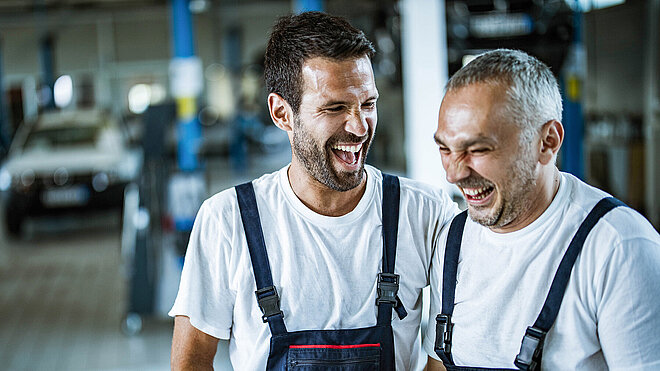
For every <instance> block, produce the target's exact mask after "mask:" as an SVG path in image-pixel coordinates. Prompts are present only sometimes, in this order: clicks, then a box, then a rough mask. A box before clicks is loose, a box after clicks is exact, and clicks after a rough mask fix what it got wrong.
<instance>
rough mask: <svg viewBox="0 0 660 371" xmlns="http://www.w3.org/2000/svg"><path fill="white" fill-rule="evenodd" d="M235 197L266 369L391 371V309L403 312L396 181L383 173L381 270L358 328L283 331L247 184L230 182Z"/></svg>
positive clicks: (397, 181) (392, 358) (259, 229)
mask: <svg viewBox="0 0 660 371" xmlns="http://www.w3.org/2000/svg"><path fill="white" fill-rule="evenodd" d="M236 195H237V197H238V205H239V208H240V212H241V220H242V222H243V227H244V228H245V235H246V239H247V243H248V249H249V251H250V258H251V260H252V267H253V270H254V276H255V280H256V284H257V291H256V293H255V294H256V296H257V302H258V303H259V307H260V308H261V311H262V312H263V314H264V315H263V317H262V319H263V321H264V322H267V323H268V326H269V327H270V332H271V335H272V336H271V340H270V353H269V355H268V363H267V366H266V370H269V371H271V370H342V371H344V370H345V371H358V370H388V371H389V370H394V335H393V333H392V325H391V321H392V309H395V310H396V312H397V314H398V315H399V318H401V319H403V317H405V316H406V314H407V313H406V311H405V309H404V308H403V305H402V304H401V301H400V300H399V298H398V296H397V291H398V288H399V276H398V275H396V274H394V259H395V256H396V242H397V232H398V220H399V179H398V178H397V177H395V176H392V175H388V174H383V216H382V217H383V268H382V270H383V271H382V273H379V274H378V277H377V279H378V286H377V289H378V293H377V298H376V303H375V305H377V306H378V318H377V322H376V325H375V326H372V327H365V328H358V329H340V330H304V331H294V332H289V331H287V329H286V325H285V324H284V317H285V313H283V312H282V311H281V310H280V299H279V296H278V293H277V289H276V288H275V286H274V284H273V277H272V274H271V270H270V264H269V262H268V255H267V253H266V245H265V242H264V241H265V240H264V236H263V231H262V228H261V221H260V219H259V212H258V210H257V204H256V199H255V195H254V188H253V187H252V183H251V182H249V183H245V184H241V185H239V186H236ZM300 294H301V295H304V293H300ZM310 315H313V313H310Z"/></svg>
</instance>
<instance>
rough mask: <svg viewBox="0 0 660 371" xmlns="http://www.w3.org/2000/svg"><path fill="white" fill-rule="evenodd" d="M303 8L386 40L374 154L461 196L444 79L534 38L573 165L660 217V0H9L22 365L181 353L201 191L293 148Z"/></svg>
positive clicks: (71, 365) (13, 362)
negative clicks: (268, 77) (272, 36)
mask: <svg viewBox="0 0 660 371" xmlns="http://www.w3.org/2000/svg"><path fill="white" fill-rule="evenodd" d="M303 10H323V11H326V12H329V13H332V14H337V15H341V16H344V17H346V18H348V19H349V20H350V21H351V23H352V24H354V25H355V26H357V27H359V28H360V29H362V30H364V31H365V33H366V34H367V36H368V38H369V39H370V40H372V41H373V42H374V44H375V46H376V49H377V53H376V55H375V56H374V57H373V61H372V62H373V65H374V74H375V78H376V83H377V86H378V90H379V93H380V98H379V102H378V113H379V120H378V129H377V131H376V140H375V141H374V143H373V145H372V148H371V150H370V153H369V156H368V158H367V162H368V163H370V164H373V165H375V166H377V167H379V168H381V169H383V170H384V171H387V172H390V173H394V174H398V175H404V176H409V177H412V178H416V179H420V180H423V181H427V182H431V183H434V184H438V185H440V186H442V187H444V188H445V189H446V190H447V191H449V192H450V193H452V194H453V195H454V197H455V199H456V200H457V201H458V202H462V197H461V195H460V194H459V193H458V192H455V188H453V187H451V186H450V185H449V184H447V183H446V182H445V180H444V174H443V171H442V166H441V164H440V156H439V153H438V151H437V147H436V146H435V144H434V142H433V132H434V131H435V126H436V120H437V109H438V106H439V103H440V100H441V98H442V95H443V85H444V83H445V82H446V80H447V79H448V78H449V77H450V76H451V75H452V74H453V73H454V72H456V71H457V70H458V69H459V68H460V67H461V66H463V65H464V64H465V63H468V62H469V61H470V60H471V59H472V58H473V57H474V56H476V55H478V54H479V53H482V52H484V51H487V50H491V49H495V48H501V47H506V48H515V49H522V50H525V51H527V52H529V53H531V54H533V55H535V56H537V57H538V58H539V59H541V60H542V61H544V62H546V63H547V64H548V65H549V66H550V67H551V69H552V70H553V71H554V73H555V74H556V76H557V78H558V80H559V81H560V82H561V85H562V90H563V92H564V99H565V101H564V103H565V107H566V110H565V117H564V119H563V121H564V124H565V126H566V133H567V138H566V142H565V145H564V148H563V149H562V151H561V156H560V159H559V166H560V168H561V169H562V170H564V171H569V172H572V173H574V174H575V175H577V176H579V177H581V178H583V179H584V180H586V181H587V182H589V183H591V184H593V185H595V186H597V187H600V188H602V189H604V190H606V191H608V192H610V193H612V194H613V195H614V196H616V197H618V198H620V199H621V200H623V201H625V202H626V203H628V204H629V205H630V206H632V207H633V208H635V209H636V210H638V211H640V212H641V213H642V214H644V215H645V216H646V217H647V218H649V219H650V220H651V221H652V222H653V223H654V225H655V226H656V228H659V227H660V196H659V195H660V185H659V184H660V161H658V159H659V158H660V103H659V102H660V98H659V89H660V87H659V84H658V82H659V79H660V74H659V72H660V62H659V60H658V50H659V48H658V36H660V35H659V34H660V30H659V28H658V22H659V20H660V0H647V1H641V0H628V1H624V0H579V1H578V0H446V1H445V0H383V1H380V0H240V1H238V0H130V1H129V0H57V1H56V0H11V1H0V210H1V211H2V212H1V213H0V224H1V225H2V228H0V316H2V317H3V318H5V319H6V321H5V323H6V324H7V325H6V326H4V325H3V326H1V327H0V359H2V360H3V369H8V370H25V369H29V370H41V369H43V370H46V369H48V370H50V369H63V370H64V369H66V370H77V369H85V370H88V369H102V370H113V369H121V370H145V369H146V370H149V369H166V368H168V367H169V345H170V344H169V343H170V340H171V328H172V322H171V319H170V318H168V317H167V316H166V313H167V311H168V310H169V308H170V306H171V304H172V302H173V300H174V296H175V295H176V291H177V289H178V280H179V275H180V271H181V267H182V263H183V259H184V254H185V250H186V246H187V240H188V236H189V234H190V231H191V228H192V223H193V222H194V218H195V214H196V212H197V210H198V208H199V206H200V204H201V202H202V200H203V199H205V198H207V197H209V196H211V195H213V194H215V193H216V192H218V191H220V190H223V189H226V188H228V187H231V186H233V185H235V184H238V183H241V182H244V181H247V180H250V179H253V178H256V177H258V176H259V175H261V174H263V173H265V172H272V171H275V170H277V169H279V168H281V167H282V166H285V165H286V164H287V163H288V162H289V161H290V156H291V153H290V148H289V143H288V137H287V135H286V134H285V133H284V132H282V131H281V130H279V129H277V128H276V127H275V126H274V125H272V124H271V120H270V116H269V114H268V111H267V105H266V97H267V92H266V91H265V88H264V83H263V76H262V69H263V52H264V49H265V44H266V41H267V38H268V34H269V32H270V28H271V26H272V25H273V23H274V22H275V20H276V18H277V17H278V16H281V15H285V14H289V13H291V12H298V11H303ZM10 143H11V144H10ZM127 335H129V336H127ZM35 349H38V350H39V351H38V352H35ZM227 352H228V351H227V343H226V342H224V341H221V342H220V346H219V356H218V357H217V359H218V360H217V364H216V369H221V370H222V369H228V366H227V362H226V359H227Z"/></svg>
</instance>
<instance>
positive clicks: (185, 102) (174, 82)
mask: <svg viewBox="0 0 660 371" xmlns="http://www.w3.org/2000/svg"><path fill="white" fill-rule="evenodd" d="M171 4H172V40H173V45H172V47H173V54H174V55H173V58H172V61H171V63H170V85H171V90H172V95H173V96H174V99H175V101H176V116H177V135H178V152H177V161H178V170H179V171H178V172H176V173H175V174H173V175H172V176H171V178H170V180H169V188H170V191H169V192H168V206H169V209H170V212H171V216H172V218H173V220H174V228H175V231H176V233H177V234H179V235H181V236H183V238H182V240H184V241H183V242H182V243H187V238H186V235H189V234H190V231H192V227H193V223H194V221H195V216H196V214H197V211H198V210H199V206H200V205H201V203H202V201H203V200H204V198H206V184H205V180H204V175H203V169H202V166H201V164H200V161H199V158H198V155H199V149H200V145H201V139H202V131H201V125H200V123H199V120H198V118H197V97H198V96H199V94H200V93H201V92H202V88H203V84H204V79H203V76H202V74H203V73H202V62H201V61H200V59H199V58H197V57H196V56H195V46H194V37H193V23H192V16H191V13H190V8H189V0H171ZM183 250H184V251H185V249H183Z"/></svg>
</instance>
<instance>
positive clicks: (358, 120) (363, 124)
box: [345, 111, 369, 137]
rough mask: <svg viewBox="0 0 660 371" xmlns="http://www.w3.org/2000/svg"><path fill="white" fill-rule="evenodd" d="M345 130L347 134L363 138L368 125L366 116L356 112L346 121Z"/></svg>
mask: <svg viewBox="0 0 660 371" xmlns="http://www.w3.org/2000/svg"><path fill="white" fill-rule="evenodd" d="M345 128H346V131H347V132H349V133H351V134H355V135H357V136H358V137H363V136H365V135H366V134H367V132H368V130H369V129H368V128H369V123H368V122H367V118H366V116H365V115H363V114H362V113H361V112H359V111H357V112H354V113H352V114H351V115H349V117H348V119H347V120H346V125H345Z"/></svg>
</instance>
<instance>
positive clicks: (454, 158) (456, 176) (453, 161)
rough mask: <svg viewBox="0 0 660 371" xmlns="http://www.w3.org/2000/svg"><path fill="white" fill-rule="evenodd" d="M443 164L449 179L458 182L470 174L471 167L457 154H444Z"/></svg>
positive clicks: (450, 181) (451, 181)
mask: <svg viewBox="0 0 660 371" xmlns="http://www.w3.org/2000/svg"><path fill="white" fill-rule="evenodd" d="M442 166H443V167H444V168H445V172H446V173H447V181H448V182H449V183H452V184H454V183H456V182H459V181H460V180H462V179H465V178H467V177H468V176H470V167H469V166H468V164H467V163H465V161H464V160H463V159H461V158H458V155H456V154H448V155H442Z"/></svg>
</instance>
